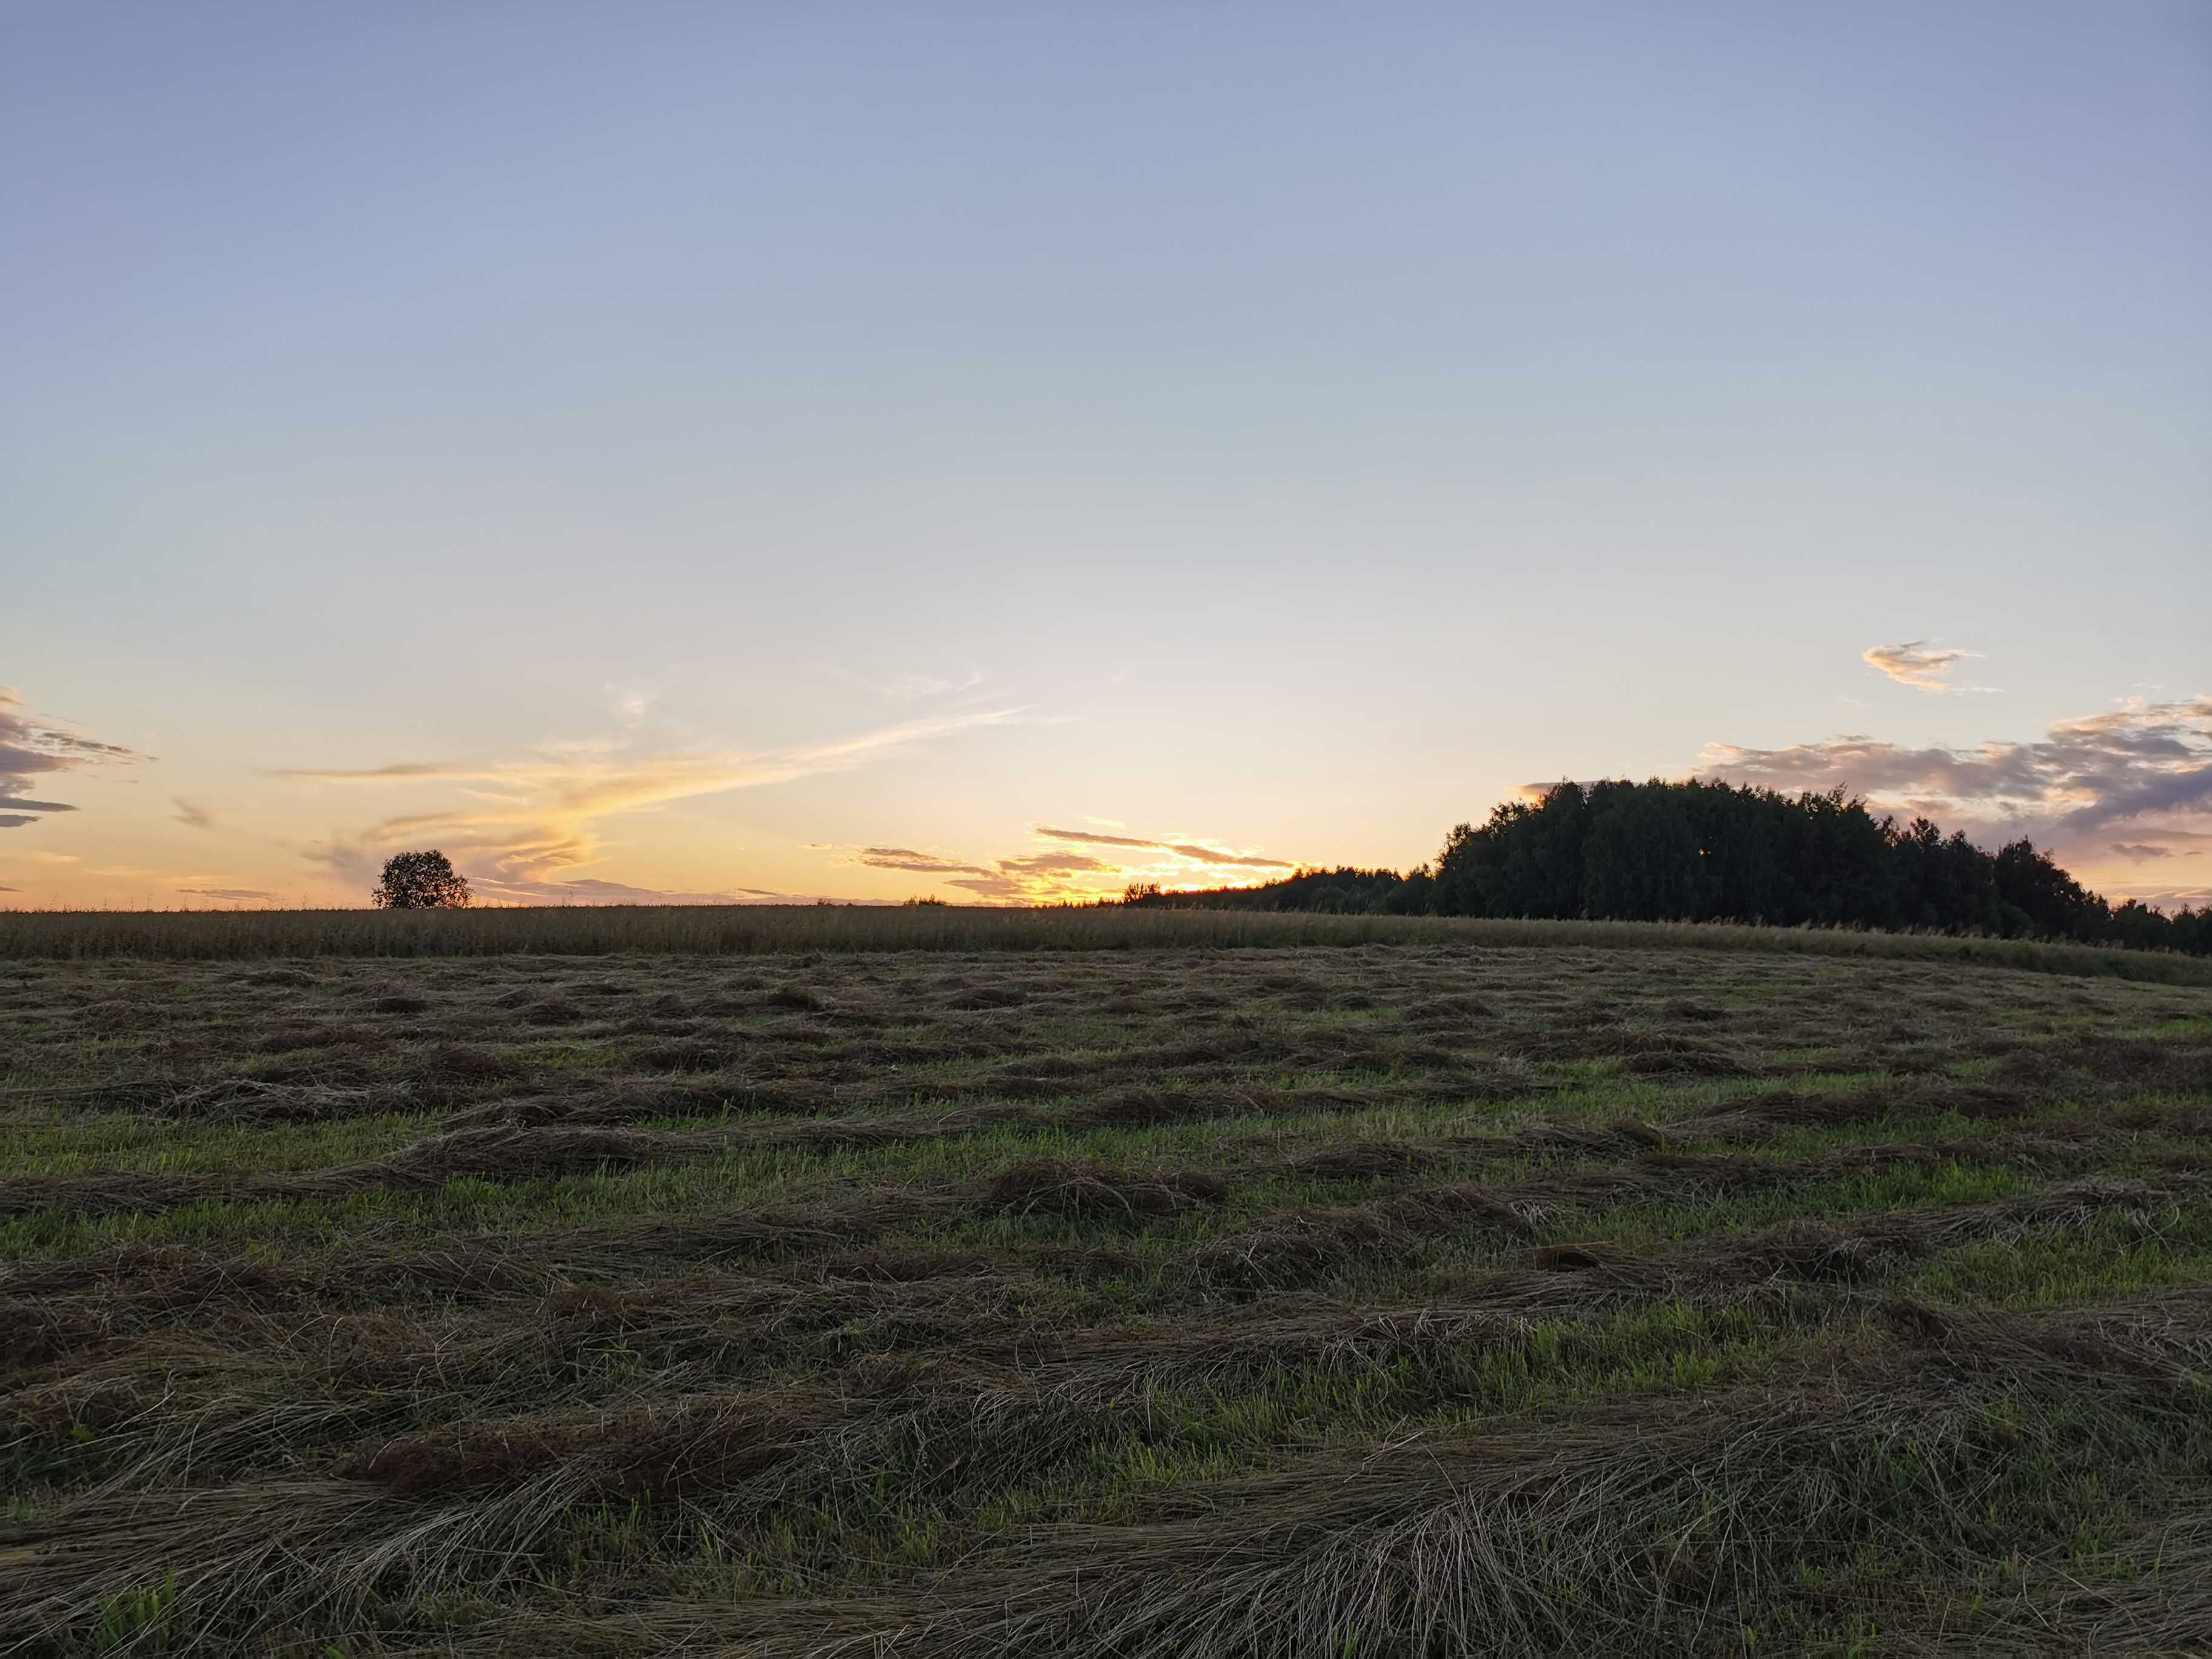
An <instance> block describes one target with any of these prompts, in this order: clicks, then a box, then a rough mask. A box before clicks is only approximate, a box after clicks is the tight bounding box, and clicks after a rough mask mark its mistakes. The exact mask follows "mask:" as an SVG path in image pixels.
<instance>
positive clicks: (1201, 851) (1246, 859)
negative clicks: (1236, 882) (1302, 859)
mask: <svg viewBox="0 0 2212 1659" xmlns="http://www.w3.org/2000/svg"><path fill="white" fill-rule="evenodd" d="M1031 833H1033V834H1035V835H1039V836H1044V837H1045V838H1046V839H1048V840H1050V841H1072V842H1078V843H1079V844H1081V845H1083V846H1085V847H1127V848H1133V849H1139V850H1143V851H1146V852H1155V853H1172V854H1174V855H1175V856H1176V857H1177V858H1179V859H1188V860H1190V861H1191V862H1192V863H1194V864H1212V865H1218V866H1224V867H1225V868H1235V869H1243V870H1294V869H1296V868H1297V866H1296V865H1294V864H1291V862H1289V861H1288V860H1285V859H1268V858H1261V857H1258V856H1256V855H1255V854H1249V853H1239V852H1236V851H1234V850H1232V849H1231V848H1225V847H1209V846H1206V845H1205V844H1204V843H1202V842H1191V841H1146V840H1144V839H1143V838H1141V837H1139V836H1105V835H1101V834H1100V833H1099V832H1098V831H1097V830H1096V829H1054V828H1053V827H1052V826H1051V825H1050V824H1048V823H1040V824H1037V825H1036V826H1035V828H1034V829H1033V830H1032V831H1031Z"/></svg>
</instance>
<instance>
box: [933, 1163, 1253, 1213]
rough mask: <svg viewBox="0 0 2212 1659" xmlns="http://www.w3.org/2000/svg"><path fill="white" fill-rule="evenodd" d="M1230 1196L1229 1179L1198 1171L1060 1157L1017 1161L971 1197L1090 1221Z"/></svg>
mask: <svg viewBox="0 0 2212 1659" xmlns="http://www.w3.org/2000/svg"><path fill="white" fill-rule="evenodd" d="M1228 1195H1229V1183H1228V1182H1226V1181H1224V1180H1223V1179H1222V1178H1221V1177H1220V1176H1216V1175H1210V1174H1207V1173H1206V1172H1205V1171H1203V1170H1176V1171H1171V1172H1169V1173H1165V1174H1160V1175H1139V1174H1133V1173H1131V1172H1129V1171H1127V1170H1112V1169H1105V1168H1102V1167H1100V1166H1098V1165H1096V1164H1075V1163H1070V1162H1066V1161H1062V1160H1052V1159H1040V1160H1038V1161H1036V1162H1034V1163H1029V1164H1017V1165H1016V1166H1015V1167H1014V1168H1012V1169H1011V1170H1006V1171H1004V1172H1003V1173H1001V1174H1000V1175H998V1176H994V1177H993V1178H992V1179H991V1180H990V1181H989V1182H987V1184H986V1185H985V1186H984V1187H983V1188H982V1190H981V1192H980V1193H979V1194H977V1197H976V1202H977V1204H978V1205H979V1206H981V1207H982V1208H983V1209H984V1210H986V1211H987V1212H990V1213H992V1214H994V1215H1013V1216H1025V1215H1053V1216H1070V1217H1076V1218H1085V1219H1090V1220H1102V1219H1113V1218H1135V1217H1139V1216H1163V1215H1176V1214H1178V1213H1180V1212H1183V1211H1185V1210H1191V1209H1195V1208H1197V1207H1198V1206H1200V1205H1204V1204H1218V1203H1219V1202H1220V1201H1221V1200H1223V1199H1225V1198H1226V1197H1227V1196H1228Z"/></svg>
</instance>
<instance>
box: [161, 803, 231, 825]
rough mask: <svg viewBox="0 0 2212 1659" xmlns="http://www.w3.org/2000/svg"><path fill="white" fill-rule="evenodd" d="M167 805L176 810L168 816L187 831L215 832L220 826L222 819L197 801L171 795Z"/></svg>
mask: <svg viewBox="0 0 2212 1659" xmlns="http://www.w3.org/2000/svg"><path fill="white" fill-rule="evenodd" d="M169 805H172V806H173V807H175V808H176V809H177V810H176V811H173V812H172V813H170V814H169V816H170V817H172V818H173V819H175V820H176V821H177V822H178V823H181V824H184V825H185V826H186V827H187V828H188V829H220V828H221V827H222V819H220V818H219V817H216V815H215V814H214V813H213V812H211V811H209V810H208V809H207V808H206V807H204V806H202V805H200V804H199V803H198V802H197V801H191V800H186V799H185V798H184V797H183V796H181V795H172V796H171V797H170V798H169Z"/></svg>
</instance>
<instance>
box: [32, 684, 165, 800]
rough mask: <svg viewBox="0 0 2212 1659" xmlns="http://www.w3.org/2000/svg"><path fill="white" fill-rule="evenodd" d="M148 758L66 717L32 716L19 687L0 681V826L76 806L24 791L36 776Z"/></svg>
mask: <svg viewBox="0 0 2212 1659" xmlns="http://www.w3.org/2000/svg"><path fill="white" fill-rule="evenodd" d="M145 758H146V757H144V756H143V755H141V754H139V753H138V752H137V750H131V749H126V748H125V747H124V746H123V745H122V744H119V743H100V742H98V741H96V740H95V739H94V738H88V737H86V736H84V735H83V734H82V732H78V731H77V730H76V729H75V727H73V726H71V725H70V723H69V722H68V721H66V720H53V719H51V718H44V719H40V718H34V717H33V715H32V714H30V713H29V712H28V710H27V709H26V708H24V706H23V697H22V693H21V692H20V691H18V690H15V689H14V688H13V687H11V686H0V829H21V828H23V826H24V825H26V824H31V823H38V822H39V821H40V818H42V817H45V816H46V814H48V813H52V812H74V811H76V807H75V806H73V805H70V803H69V802H67V801H60V800H46V799H34V798H33V797H32V796H31V795H29V794H27V793H25V792H26V791H27V789H28V788H29V787H30V786H31V780H32V779H33V778H35V777H44V776H46V775H52V774H54V773H61V772H74V771H76V770H78V769H81V768H83V767H88V766H112V765H120V764H126V763H130V762H132V761H137V760H143V759H145Z"/></svg>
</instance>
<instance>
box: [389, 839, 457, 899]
mask: <svg viewBox="0 0 2212 1659" xmlns="http://www.w3.org/2000/svg"><path fill="white" fill-rule="evenodd" d="M369 902H371V903H372V904H374V905H375V906H376V908H378V909H380V910H451V909H458V908H459V907H461V906H462V905H465V904H466V903H467V902H469V878H467V877H466V876H464V875H462V874H461V873H459V872H458V871H456V870H455V869H454V868H453V863H452V861H451V860H448V859H447V857H446V855H445V854H443V853H441V852H439V851H438V850H437V849H436V848H432V849H431V850H429V851H428V852H426V853H397V854H393V855H392V857H390V858H388V859H386V860H385V861H384V878H383V879H382V880H381V881H380V882H378V883H377V884H376V885H375V887H374V889H373V890H371V891H370V893H369Z"/></svg>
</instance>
